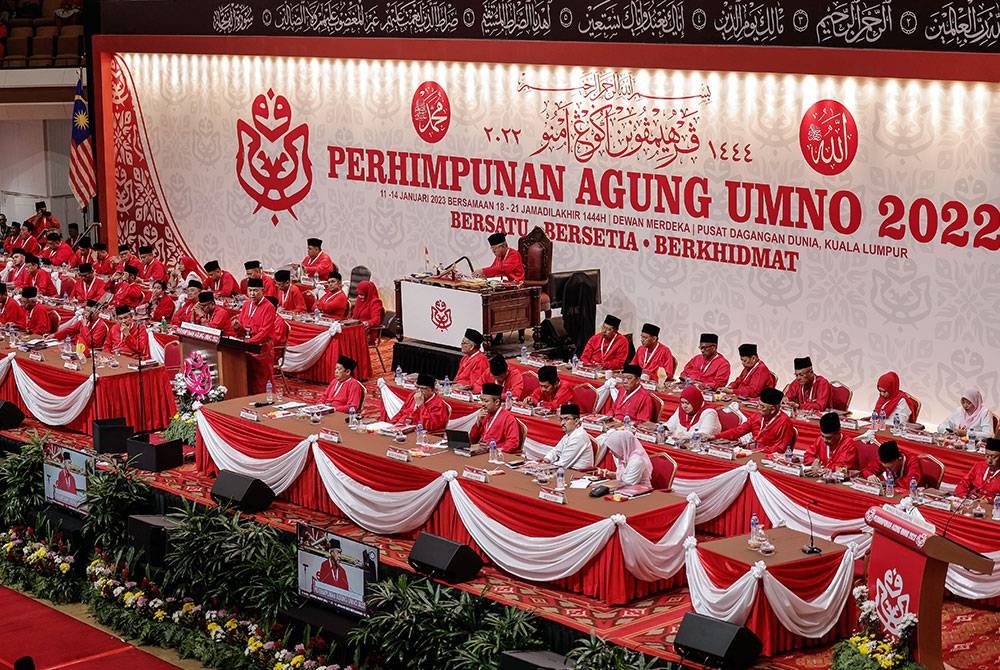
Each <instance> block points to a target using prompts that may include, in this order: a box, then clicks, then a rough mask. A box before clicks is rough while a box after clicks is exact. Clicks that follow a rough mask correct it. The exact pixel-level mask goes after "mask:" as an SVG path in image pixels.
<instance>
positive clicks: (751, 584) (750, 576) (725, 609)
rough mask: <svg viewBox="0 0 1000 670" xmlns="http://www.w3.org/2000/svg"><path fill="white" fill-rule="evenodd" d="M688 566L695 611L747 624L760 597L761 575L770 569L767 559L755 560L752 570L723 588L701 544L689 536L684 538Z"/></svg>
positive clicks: (689, 586) (688, 578)
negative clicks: (711, 572)
mask: <svg viewBox="0 0 1000 670" xmlns="http://www.w3.org/2000/svg"><path fill="white" fill-rule="evenodd" d="M684 567H685V570H686V572H687V581H688V591H689V592H690V594H691V606H692V607H694V611H695V612H697V613H698V614H705V615H707V616H710V617H712V618H714V619H722V620H723V621H728V622H729V623H735V624H738V625H740V626H742V625H743V624H744V623H746V620H747V617H748V616H749V615H750V608H751V607H753V601H754V598H756V597H757V588H758V586H759V584H760V577H761V575H762V574H764V571H765V570H766V569H767V568H766V567H765V566H764V562H763V561H758V562H756V563H754V564H753V566H752V567H751V568H750V571H749V572H747V573H746V574H745V575H743V576H742V577H740V578H739V579H737V580H736V581H735V582H733V583H732V584H731V585H730V586H729V588H725V589H722V588H719V587H718V586H716V585H715V584H714V583H712V580H711V579H709V577H708V573H707V572H705V566H704V565H702V563H701V556H699V555H698V543H697V542H696V541H695V539H694V538H693V537H689V538H688V539H686V540H685V541H684Z"/></svg>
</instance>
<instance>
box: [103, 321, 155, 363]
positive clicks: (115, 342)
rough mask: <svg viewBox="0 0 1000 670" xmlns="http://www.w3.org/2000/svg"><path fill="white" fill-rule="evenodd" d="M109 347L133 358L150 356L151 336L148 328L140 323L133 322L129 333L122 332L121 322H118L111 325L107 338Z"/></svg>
mask: <svg viewBox="0 0 1000 670" xmlns="http://www.w3.org/2000/svg"><path fill="white" fill-rule="evenodd" d="M107 346H108V349H110V350H111V351H117V352H118V353H120V354H121V355H122V356H131V357H132V358H140V359H143V360H145V359H147V358H149V336H148V335H146V329H145V328H144V327H142V326H140V325H139V324H136V323H133V324H132V327H131V328H130V329H129V332H128V334H122V327H121V324H119V323H116V324H114V325H113V326H111V331H110V332H109V333H108V340H107Z"/></svg>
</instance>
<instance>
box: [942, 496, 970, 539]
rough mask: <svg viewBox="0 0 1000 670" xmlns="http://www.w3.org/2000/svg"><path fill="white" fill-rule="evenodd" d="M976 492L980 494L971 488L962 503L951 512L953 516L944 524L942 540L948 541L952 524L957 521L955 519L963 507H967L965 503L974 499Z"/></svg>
mask: <svg viewBox="0 0 1000 670" xmlns="http://www.w3.org/2000/svg"><path fill="white" fill-rule="evenodd" d="M976 492H978V489H975V488H970V489H969V490H968V492H967V493H966V494H965V497H964V498H962V502H960V503H958V506H957V507H956V508H955V509H953V510H952V511H951V514H950V515H949V516H948V520H947V521H945V523H944V528H943V529H942V530H941V538H942V539H947V537H948V528H949V527H950V526H951V522H952V521H954V520H955V517H956V516H958V513H959V512H961V511H962V508H963V507H965V503H967V502H969V499H970V498H972V496H973V495H974V494H975V493H976Z"/></svg>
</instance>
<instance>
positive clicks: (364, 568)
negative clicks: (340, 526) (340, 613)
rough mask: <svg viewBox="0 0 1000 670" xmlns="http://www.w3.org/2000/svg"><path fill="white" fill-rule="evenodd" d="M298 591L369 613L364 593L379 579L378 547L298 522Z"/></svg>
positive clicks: (359, 612) (355, 611)
mask: <svg viewBox="0 0 1000 670" xmlns="http://www.w3.org/2000/svg"><path fill="white" fill-rule="evenodd" d="M296 536H297V540H298V561H297V562H298V587H299V594H300V595H302V596H305V597H306V598H311V599H313V600H317V601H319V602H323V603H326V604H328V605H332V606H333V607H336V608H338V609H341V610H346V611H348V612H351V613H354V614H360V615H362V616H363V615H365V614H367V613H368V609H367V606H366V604H365V593H366V591H367V588H368V585H369V584H372V583H374V582H377V581H378V565H379V550H378V547H376V546H373V545H370V544H365V543H363V542H358V541H357V540H352V539H350V538H348V537H345V536H343V535H338V534H336V533H331V532H329V531H327V530H325V529H323V528H319V527H317V526H311V525H308V524H304V523H299V524H298V526H297V527H296Z"/></svg>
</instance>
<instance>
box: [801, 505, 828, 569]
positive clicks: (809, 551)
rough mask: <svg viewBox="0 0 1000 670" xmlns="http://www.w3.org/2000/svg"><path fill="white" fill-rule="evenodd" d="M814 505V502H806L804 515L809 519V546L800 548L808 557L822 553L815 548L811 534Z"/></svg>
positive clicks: (812, 534) (819, 549) (818, 548)
mask: <svg viewBox="0 0 1000 670" xmlns="http://www.w3.org/2000/svg"><path fill="white" fill-rule="evenodd" d="M815 504H816V501H815V500H807V501H806V515H807V516H808V517H809V544H807V545H805V546H804V547H802V553H803V554H806V555H809V556H814V555H816V554H822V553H823V549H821V548H820V547H817V546H816V535H815V534H814V533H813V516H812V506H813V505H815Z"/></svg>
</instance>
